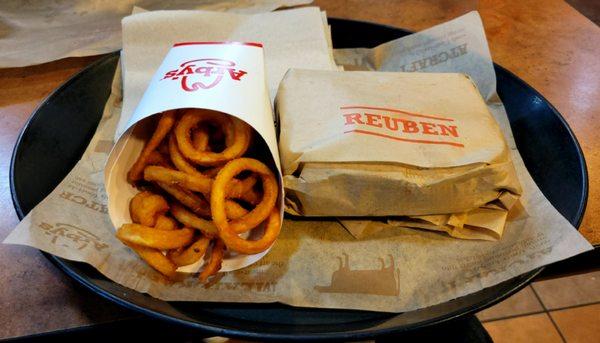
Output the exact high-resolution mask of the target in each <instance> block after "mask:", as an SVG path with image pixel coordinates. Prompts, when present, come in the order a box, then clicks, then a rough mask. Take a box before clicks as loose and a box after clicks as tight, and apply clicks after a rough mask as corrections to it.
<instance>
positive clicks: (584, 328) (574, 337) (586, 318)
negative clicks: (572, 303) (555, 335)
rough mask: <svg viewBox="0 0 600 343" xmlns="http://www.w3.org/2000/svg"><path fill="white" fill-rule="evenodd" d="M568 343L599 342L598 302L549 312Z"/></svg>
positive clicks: (599, 309) (599, 310)
mask: <svg viewBox="0 0 600 343" xmlns="http://www.w3.org/2000/svg"><path fill="white" fill-rule="evenodd" d="M550 315H551V316H552V319H554V322H555V323H556V326H558V329H559V330H560V332H561V333H562V334H563V336H564V337H565V340H566V341H567V342H569V343H580V342H581V343H583V342H585V343H587V342H589V343H592V342H593V343H598V342H600V304H595V305H587V306H582V307H575V308H569V309H565V310H558V311H552V312H550Z"/></svg>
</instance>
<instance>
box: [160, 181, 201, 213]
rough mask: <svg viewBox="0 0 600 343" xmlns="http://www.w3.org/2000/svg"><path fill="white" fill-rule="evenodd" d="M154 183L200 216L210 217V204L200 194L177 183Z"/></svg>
mask: <svg viewBox="0 0 600 343" xmlns="http://www.w3.org/2000/svg"><path fill="white" fill-rule="evenodd" d="M156 184H157V185H158V186H159V187H160V188H162V189H164V190H165V192H167V193H169V194H171V196H173V198H175V199H177V200H178V201H179V202H180V203H182V204H184V205H185V206H186V207H187V208H189V209H190V210H192V212H194V213H196V214H197V215H200V216H204V217H210V205H209V204H208V202H207V201H206V200H204V199H203V198H201V197H200V196H198V195H196V194H194V193H192V192H190V191H188V190H186V189H184V188H181V187H179V186H177V185H172V184H168V183H166V182H157V183H156Z"/></svg>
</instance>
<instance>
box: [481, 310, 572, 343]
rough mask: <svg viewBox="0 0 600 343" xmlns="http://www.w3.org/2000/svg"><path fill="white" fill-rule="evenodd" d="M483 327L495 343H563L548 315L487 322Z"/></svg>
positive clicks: (533, 315)
mask: <svg viewBox="0 0 600 343" xmlns="http://www.w3.org/2000/svg"><path fill="white" fill-rule="evenodd" d="M483 326H484V327H485V329H486V330H487V332H488V333H489V334H490V336H492V339H493V340H494V342H495V343H505V342H507V343H520V342H543V343H555V342H556V343H559V342H562V339H561V338H560V334H559V333H558V331H556V328H555V327H554V325H552V322H551V321H550V318H549V317H548V315H547V314H546V313H539V314H532V315H528V316H522V317H516V318H510V319H502V320H495V321H492V322H485V323H483Z"/></svg>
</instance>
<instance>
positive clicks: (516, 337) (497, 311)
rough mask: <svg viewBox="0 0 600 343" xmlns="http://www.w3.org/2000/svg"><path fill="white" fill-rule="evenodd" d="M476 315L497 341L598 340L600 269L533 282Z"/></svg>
mask: <svg viewBox="0 0 600 343" xmlns="http://www.w3.org/2000/svg"><path fill="white" fill-rule="evenodd" d="M477 317H478V318H479V319H480V320H481V321H482V322H483V326H484V327H485V328H486V329H487V330H488V332H489V333H490V335H491V336H492V339H493V340H494V342H496V343H503V342H511V343H513V342H543V343H552V342H569V343H570V342H590V343H600V271H595V272H590V273H587V274H581V275H575V276H567V277H562V278H558V279H552V280H544V281H536V282H534V283H533V284H532V285H531V286H528V287H526V288H524V289H523V290H521V291H520V292H518V293H517V294H515V295H513V296H512V297H510V298H508V299H506V300H504V301H503V302H501V303H499V304H497V305H495V306H493V307H491V308H488V309H486V310H484V311H482V312H480V313H478V314H477Z"/></svg>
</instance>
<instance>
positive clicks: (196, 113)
mask: <svg viewBox="0 0 600 343" xmlns="http://www.w3.org/2000/svg"><path fill="white" fill-rule="evenodd" d="M202 121H212V122H217V123H219V124H221V127H222V129H223V131H224V132H225V146H226V147H225V149H224V150H223V151H221V152H218V153H217V152H212V151H200V150H196V149H195V148H194V146H193V143H192V140H191V137H190V135H191V134H190V132H191V130H192V129H193V128H194V127H195V126H196V125H198V123H200V122H202ZM174 132H175V138H176V139H177V145H178V146H179V150H180V152H181V154H182V155H183V156H185V157H186V158H187V159H189V160H190V161H193V162H194V163H197V164H199V165H203V166H214V165H219V164H223V163H224V162H226V161H228V160H230V159H232V158H236V157H239V156H241V155H243V154H244V153H245V152H246V150H247V149H248V146H249V145H250V138H251V134H252V131H251V130H250V126H248V124H246V123H244V122H243V121H241V120H239V119H237V118H235V117H226V116H223V115H221V114H219V113H217V112H209V111H206V110H197V109H190V110H188V111H187V112H185V114H184V115H183V116H182V117H181V119H180V120H179V122H178V123H177V125H176V126H175V131H174Z"/></svg>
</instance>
